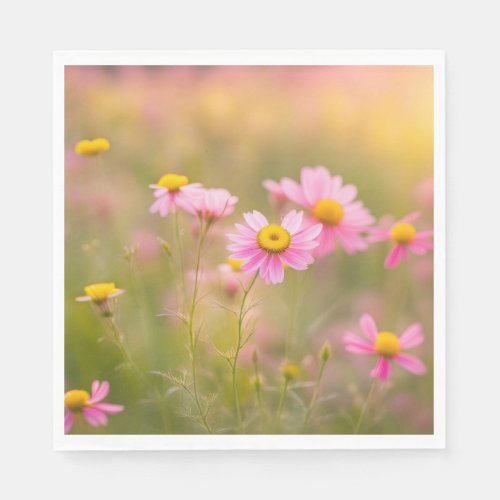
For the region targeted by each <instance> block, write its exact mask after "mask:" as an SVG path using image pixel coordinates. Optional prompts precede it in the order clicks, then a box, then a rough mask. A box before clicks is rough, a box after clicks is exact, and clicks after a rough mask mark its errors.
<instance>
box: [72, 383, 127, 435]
mask: <svg viewBox="0 0 500 500" xmlns="http://www.w3.org/2000/svg"><path fill="white" fill-rule="evenodd" d="M108 393H109V382H107V381H106V380H105V381H103V382H99V380H94V381H93V382H92V394H89V393H88V392H87V391H83V390H80V389H73V390H71V391H68V392H67V393H66V394H65V395H64V410H65V416H64V432H65V433H68V432H69V431H70V430H71V428H72V427H73V423H74V422H75V419H78V418H81V416H83V418H84V419H85V420H86V421H87V422H88V423H89V424H90V425H91V426H92V427H99V426H100V425H107V423H108V417H107V414H109V415H115V414H116V413H120V412H122V411H123V406H122V405H115V404H111V403H102V402H101V401H102V400H103V399H104V398H105V397H106V396H107V395H108Z"/></svg>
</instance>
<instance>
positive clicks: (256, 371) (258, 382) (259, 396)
mask: <svg viewBox="0 0 500 500" xmlns="http://www.w3.org/2000/svg"><path fill="white" fill-rule="evenodd" d="M253 369H254V377H255V396H256V397H257V406H258V408H259V413H260V424H261V428H262V429H263V428H264V422H265V420H266V415H265V412H264V405H263V403H262V394H261V391H260V389H261V380H260V374H259V363H258V361H257V358H255V359H254V362H253Z"/></svg>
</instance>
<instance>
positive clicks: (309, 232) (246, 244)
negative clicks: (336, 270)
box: [227, 210, 321, 284]
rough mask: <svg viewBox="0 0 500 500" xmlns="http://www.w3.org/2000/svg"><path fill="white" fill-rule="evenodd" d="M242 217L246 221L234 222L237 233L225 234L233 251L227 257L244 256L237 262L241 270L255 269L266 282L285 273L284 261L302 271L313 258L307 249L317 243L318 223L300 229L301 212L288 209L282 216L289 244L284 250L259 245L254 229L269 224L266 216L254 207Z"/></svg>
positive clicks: (239, 257) (248, 271) (278, 278)
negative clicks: (230, 242)
mask: <svg viewBox="0 0 500 500" xmlns="http://www.w3.org/2000/svg"><path fill="white" fill-rule="evenodd" d="M243 217H244V218H245V221H246V223H247V225H243V224H236V229H238V231H239V233H240V234H228V235H227V236H228V238H229V239H230V240H231V241H232V242H233V243H232V244H231V245H229V246H228V247H227V249H228V250H230V251H232V252H233V254H232V255H230V258H231V259H241V260H244V261H245V263H244V264H243V265H242V266H241V269H242V270H243V271H245V272H247V273H254V272H256V271H257V270H258V271H259V275H260V277H261V278H262V279H263V280H264V281H265V282H266V283H272V284H277V283H281V282H282V281H283V279H284V277H285V270H284V266H285V265H288V266H290V267H291V268H293V269H297V270H301V271H303V270H305V269H307V268H308V266H309V264H312V263H313V262H314V258H313V257H312V255H311V253H310V252H311V250H313V249H314V248H316V247H317V246H318V245H319V243H318V242H317V241H316V237H317V236H318V234H319V233H320V231H321V225H319V224H316V225H314V226H310V227H307V228H306V229H301V227H302V221H303V212H297V211H296V210H292V211H290V212H289V213H288V214H286V215H285V216H284V217H283V219H282V221H281V227H282V228H284V229H285V230H286V231H288V233H289V234H290V244H289V246H288V248H286V249H285V250H283V251H281V252H276V253H273V252H268V251H267V250H265V249H263V248H261V247H260V246H259V242H258V238H257V236H258V233H259V231H260V230H261V229H262V228H264V227H266V226H268V225H269V222H268V220H267V219H266V217H264V215H262V214H261V213H260V212H257V211H256V210H254V211H253V212H252V213H250V212H247V213H244V214H243Z"/></svg>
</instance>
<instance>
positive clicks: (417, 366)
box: [393, 354, 427, 375]
mask: <svg viewBox="0 0 500 500" xmlns="http://www.w3.org/2000/svg"><path fill="white" fill-rule="evenodd" d="M393 359H394V361H396V363H398V364H399V365H400V366H402V367H403V368H404V369H405V370H408V371H409V372H411V373H414V374H415V375H425V374H426V373H427V368H426V367H425V365H424V364H423V363H422V361H421V360H420V358H417V356H413V355H412V354H397V355H396V356H394V358H393Z"/></svg>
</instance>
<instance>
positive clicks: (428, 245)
mask: <svg viewBox="0 0 500 500" xmlns="http://www.w3.org/2000/svg"><path fill="white" fill-rule="evenodd" d="M419 217H420V214H419V213H418V212H413V213H411V214H409V215H407V216H406V217H403V218H402V219H401V220H399V221H398V222H396V223H395V224H392V225H390V226H389V227H384V226H385V225H386V224H384V223H383V224H382V226H381V227H378V228H371V229H370V236H369V237H368V241H370V242H376V241H393V242H394V243H395V245H394V247H393V248H392V250H391V251H390V252H389V254H388V255H387V258H386V259H385V263H384V265H385V267H386V268H388V269H390V268H393V267H396V266H398V265H399V264H400V262H401V261H402V260H403V259H405V258H407V257H408V256H409V254H410V252H413V253H414V254H415V255H424V254H426V253H427V252H428V251H429V250H432V249H433V244H432V242H431V241H429V238H430V237H432V235H433V234H434V231H433V230H432V229H429V230H427V231H421V232H418V233H417V230H416V229H415V226H414V225H413V224H412V222H413V221H415V220H416V219H418V218H419Z"/></svg>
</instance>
